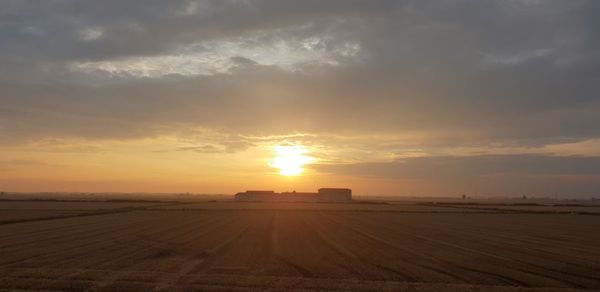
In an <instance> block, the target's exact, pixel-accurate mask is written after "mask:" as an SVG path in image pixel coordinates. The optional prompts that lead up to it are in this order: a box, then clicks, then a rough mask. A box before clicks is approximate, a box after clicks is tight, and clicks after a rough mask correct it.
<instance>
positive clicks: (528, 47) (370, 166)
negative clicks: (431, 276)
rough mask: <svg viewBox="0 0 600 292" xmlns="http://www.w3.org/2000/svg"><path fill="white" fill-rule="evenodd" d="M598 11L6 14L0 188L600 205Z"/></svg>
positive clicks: (47, 6) (330, 6) (571, 3)
mask: <svg viewBox="0 0 600 292" xmlns="http://www.w3.org/2000/svg"><path fill="white" fill-rule="evenodd" d="M599 15H600V1H596V0H589V1H583V0H581V1H580V0H568V1H563V0H557V1H552V0H547V1H541V0H505V1H485V0H472V1H467V0H455V1H450V0H448V1H427V0H426V1H423V0H414V1H396V0H394V1H377V0H368V1H367V0H365V1H358V0H339V1H333V0H327V1H322V0H314V1H312V0H302V1H298V0H273V1H253V0H237V1H233V0H232V1H229V0H215V1H175V0H171V1H159V0H156V1H154V0H143V1H142V0H140V1H121V0H119V1H116V0H115V1H112V0H105V1H66V0H64V1H60V0H52V1H50V0H48V1H27V0H14V1H11V0H0V191H21V192H27V191H69V192H75V191H85V192H104V191H111V192H194V193H225V194H231V193H235V192H238V191H243V190H246V189H274V190H276V191H287V190H298V191H314V190H316V189H317V188H319V187H349V188H352V189H353V190H354V193H355V194H357V195H378V194H384V195H407V196H408V195H411V196H459V195H461V194H469V195H478V196H521V195H529V196H532V195H534V196H562V197H590V196H594V195H596V196H600V17H599Z"/></svg>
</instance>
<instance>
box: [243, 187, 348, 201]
mask: <svg viewBox="0 0 600 292" xmlns="http://www.w3.org/2000/svg"><path fill="white" fill-rule="evenodd" d="M235 200H236V201H241V202H349V201H351V200H352V190H351V189H338V188H321V189H319V191H318V192H317V193H305V192H296V191H293V192H283V193H276V192H274V191H245V192H243V193H237V194H235Z"/></svg>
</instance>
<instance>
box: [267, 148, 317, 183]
mask: <svg viewBox="0 0 600 292" xmlns="http://www.w3.org/2000/svg"><path fill="white" fill-rule="evenodd" d="M275 153H276V155H277V156H276V157H275V158H274V159H273V161H272V162H271V164H270V165H271V166H272V167H274V168H277V169H279V174H281V175H284V176H297V175H300V174H301V173H302V172H304V165H306V164H309V163H311V162H312V161H313V160H314V159H313V158H312V157H310V156H308V155H307V154H308V153H309V151H308V149H307V148H306V147H304V146H301V145H294V146H275Z"/></svg>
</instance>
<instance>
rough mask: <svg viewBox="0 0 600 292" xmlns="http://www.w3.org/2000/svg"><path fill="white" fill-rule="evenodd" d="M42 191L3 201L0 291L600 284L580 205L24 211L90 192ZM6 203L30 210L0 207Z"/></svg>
mask: <svg viewBox="0 0 600 292" xmlns="http://www.w3.org/2000/svg"><path fill="white" fill-rule="evenodd" d="M8 204H10V203H8ZM28 204H29V205H28ZM36 204H38V205H36ZM39 204H40V203H39V202H29V203H27V202H20V204H18V205H13V207H15V206H18V208H17V207H15V208H14V209H12V210H13V211H12V213H11V212H9V210H11V209H10V205H7V202H0V218H4V221H2V220H0V221H1V222H0V223H2V224H0V290H3V289H4V290H51V291H52V290H58V291H82V290H98V291H140V290H155V291H161V290H162V291H172V290H194V289H196V290H224V291H236V290H255V291H264V290H268V289H273V290H302V291H311V290H337V291H347V290H359V291H398V290H414V291H472V290H474V291H521V290H523V291H537V290H540V291H571V290H572V291H576V290H585V289H590V290H594V289H600V232H598V231H599V230H600V216H594V215H590V214H570V213H539V212H537V211H536V210H532V212H531V213H527V212H526V211H527V208H521V209H524V210H525V211H523V210H521V211H519V212H517V213H511V212H508V213H506V212H502V211H497V210H474V209H477V208H467V209H462V208H461V207H460V206H452V207H443V206H426V205H411V204H399V205H371V204H364V205H363V204H302V203H299V204H285V203H279V204H277V203H270V204H269V203H246V204H238V203H232V202H223V203H221V202H219V203H197V204H181V205H172V204H171V205H167V204H164V205H160V204H147V205H143V204H142V205H140V204H137V205H136V204H131V205H129V204H127V203H123V204H121V205H117V206H113V205H111V206H110V207H108V206H102V208H99V209H101V210H105V211H106V210H108V209H110V210H111V212H99V213H97V214H91V215H90V214H89V213H85V214H87V215H86V216H77V214H74V215H72V216H71V215H67V216H64V217H27V216H25V215H24V214H27V212H33V213H35V212H36V211H40V210H42V209H46V210H51V211H56V212H61V210H62V211H70V212H75V211H77V210H80V211H82V212H84V211H85V212H89V210H93V209H94V208H92V207H91V206H93V205H89V204H95V203H78V204H80V205H79V206H78V207H77V208H75V207H74V206H76V205H74V204H66V206H65V203H62V205H61V203H56V204H57V205H52V203H44V204H42V205H39ZM98 206H99V207H100V206H101V205H98ZM19 208H20V209H19ZM536 208H537V207H536ZM591 208H593V207H591ZM16 209H18V210H20V214H21V216H22V217H24V218H29V219H28V220H24V221H22V222H20V221H18V220H9V219H10V218H9V219H6V218H7V217H10V216H11V214H13V215H14V214H16V213H15V212H14V210H16ZM3 212H4V213H3ZM49 212H50V211H49ZM586 212H587V211H586ZM590 212H591V211H590ZM67 213H68V212H67Z"/></svg>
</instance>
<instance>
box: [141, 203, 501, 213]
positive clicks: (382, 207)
mask: <svg viewBox="0 0 600 292" xmlns="http://www.w3.org/2000/svg"><path fill="white" fill-rule="evenodd" d="M152 209H167V210H196V211H197V210H309V211H357V212H369V211H374V212H406V213H434V212H442V213H449V212H453V213H461V212H479V213H492V212H497V211H495V210H483V209H482V210H478V209H474V208H461V207H460V206H456V207H454V208H452V209H450V208H448V207H447V206H435V205H417V204H402V203H385V202H376V203H368V202H353V203H306V202H296V203H289V202H287V203H286V202H277V203H274V202H233V201H231V202H227V201H226V202H213V203H206V202H202V203H186V204H171V205H164V206H158V207H155V208H152Z"/></svg>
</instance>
